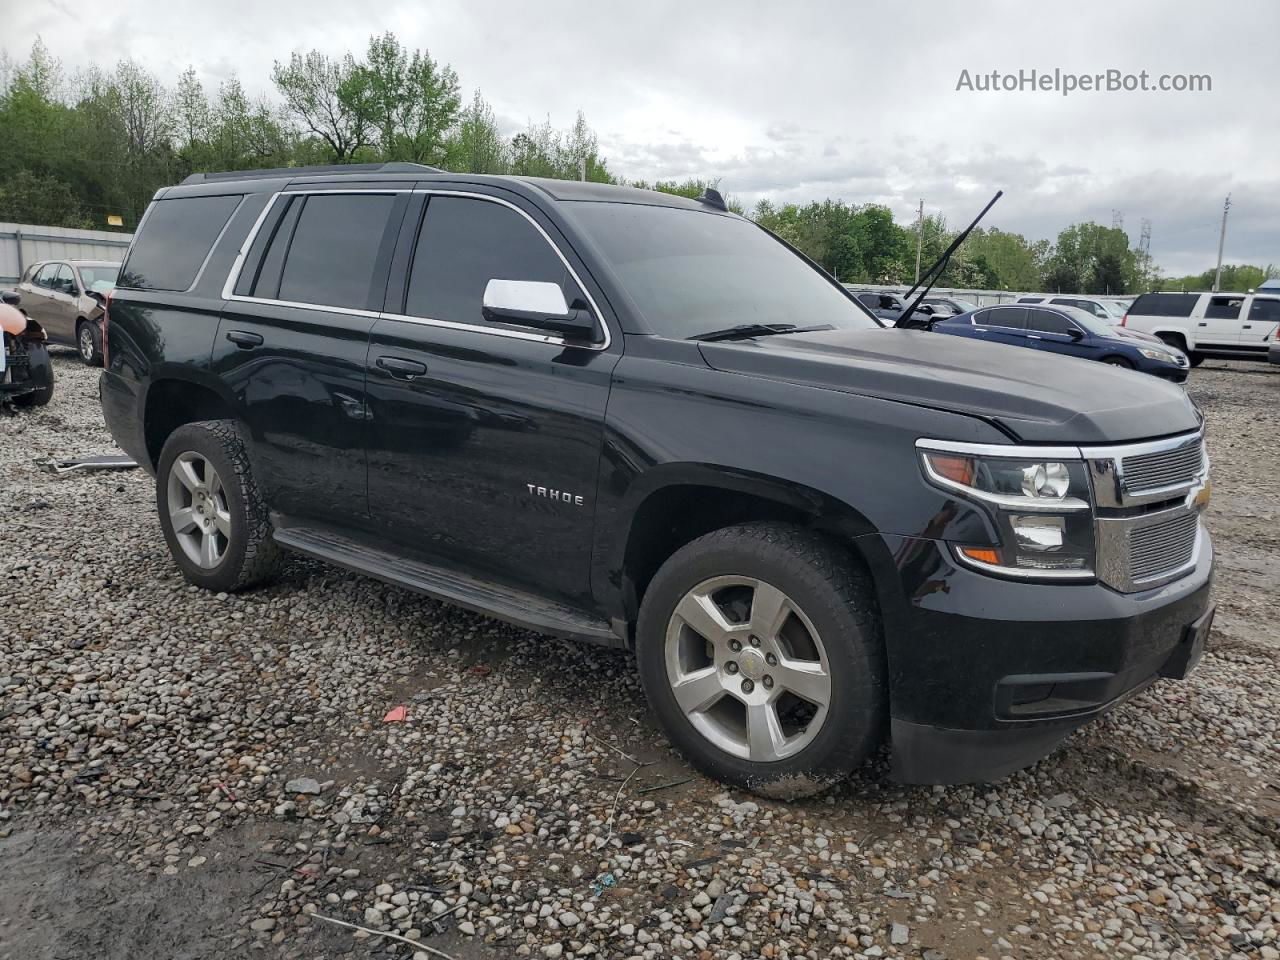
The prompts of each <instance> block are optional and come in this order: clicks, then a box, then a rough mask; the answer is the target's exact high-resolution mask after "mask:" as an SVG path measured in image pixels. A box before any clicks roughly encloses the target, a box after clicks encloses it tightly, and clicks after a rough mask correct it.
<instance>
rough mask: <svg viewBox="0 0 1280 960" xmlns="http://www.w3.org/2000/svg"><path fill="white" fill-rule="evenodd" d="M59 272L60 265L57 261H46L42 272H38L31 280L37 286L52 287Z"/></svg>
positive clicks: (41, 269)
mask: <svg viewBox="0 0 1280 960" xmlns="http://www.w3.org/2000/svg"><path fill="white" fill-rule="evenodd" d="M57 274H58V265H57V264H56V263H46V264H45V265H44V266H43V267H41V268H40V272H39V273H37V274H36V276H35V278H34V279H33V280H32V281H31V282H32V283H34V284H35V285H36V286H37V287H50V288H51V287H52V286H53V278H54V277H55V276H57Z"/></svg>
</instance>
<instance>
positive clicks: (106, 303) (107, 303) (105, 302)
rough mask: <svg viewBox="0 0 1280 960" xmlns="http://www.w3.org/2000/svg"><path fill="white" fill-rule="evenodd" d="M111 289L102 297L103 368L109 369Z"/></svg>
mask: <svg viewBox="0 0 1280 960" xmlns="http://www.w3.org/2000/svg"><path fill="white" fill-rule="evenodd" d="M111 293H112V291H111V290H108V291H107V292H106V293H105V294H103V297H102V369H103V370H105V369H107V315H108V313H110V310H111Z"/></svg>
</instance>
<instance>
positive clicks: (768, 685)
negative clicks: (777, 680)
mask: <svg viewBox="0 0 1280 960" xmlns="http://www.w3.org/2000/svg"><path fill="white" fill-rule="evenodd" d="M764 688H765V689H766V690H772V689H773V677H771V676H769V675H768V674H767V673H766V674H765V675H764Z"/></svg>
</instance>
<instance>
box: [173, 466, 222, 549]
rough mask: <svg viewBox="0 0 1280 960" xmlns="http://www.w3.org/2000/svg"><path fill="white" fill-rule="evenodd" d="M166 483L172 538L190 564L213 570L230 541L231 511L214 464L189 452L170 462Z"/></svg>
mask: <svg viewBox="0 0 1280 960" xmlns="http://www.w3.org/2000/svg"><path fill="white" fill-rule="evenodd" d="M168 482H169V491H168V493H169V496H168V504H169V521H170V523H172V524H173V533H174V537H175V538H176V539H177V541H178V544H179V546H181V547H182V552H183V553H185V554H186V555H187V558H188V559H189V560H190V561H191V562H192V563H194V564H196V565H197V566H199V567H203V568H204V569H206V570H211V569H213V568H214V567H216V566H217V565H218V564H219V563H221V562H222V558H223V556H224V555H225V554H226V552H227V547H228V545H229V544H230V542H231V509H230V507H229V506H228V505H227V491H226V489H225V488H224V487H223V486H222V478H221V477H219V476H218V471H217V470H215V469H213V464H211V463H210V462H209V461H208V460H207V459H205V458H204V457H203V456H202V455H201V454H198V453H195V452H194V451H190V450H189V451H187V452H186V453H181V454H179V455H178V456H177V458H176V459H175V460H174V461H173V466H171V467H170V468H169V481H168Z"/></svg>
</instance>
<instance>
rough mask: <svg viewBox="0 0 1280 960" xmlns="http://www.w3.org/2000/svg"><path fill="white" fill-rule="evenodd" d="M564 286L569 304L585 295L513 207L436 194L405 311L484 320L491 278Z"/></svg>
mask: <svg viewBox="0 0 1280 960" xmlns="http://www.w3.org/2000/svg"><path fill="white" fill-rule="evenodd" d="M495 279H496V280H542V281H545V282H549V283H556V284H559V285H560V289H561V290H562V291H563V292H564V298H565V301H566V302H567V303H573V301H574V299H575V298H577V297H578V296H579V295H580V294H579V291H578V289H577V286H576V285H575V284H574V282H573V279H572V277H570V275H569V272H568V270H566V269H565V265H564V263H563V262H562V261H561V260H560V258H559V257H558V256H557V255H556V252H555V251H554V250H553V249H552V248H551V245H550V244H549V243H547V241H546V240H545V239H544V238H543V236H542V235H541V234H540V233H539V232H538V231H537V230H536V229H534V227H533V225H532V224H531V223H529V221H528V220H526V219H525V218H524V217H523V216H521V215H520V214H518V213H516V211H514V210H512V209H510V208H509V207H505V206H502V205H501V204H497V203H490V202H489V201H487V200H474V199H471V198H467V197H442V196H435V197H432V198H431V199H430V200H429V201H428V202H427V213H426V218H425V219H424V220H423V224H422V230H421V232H420V233H419V234H418V245H417V249H416V250H414V254H413V267H412V268H411V269H410V271H409V291H408V297H407V299H406V303H405V313H406V314H409V315H410V316H415V317H429V318H431V319H433V320H448V321H450V322H453V323H469V324H485V325H487V322H486V321H485V319H484V317H483V316H482V315H481V307H482V306H483V302H484V289H485V287H486V286H488V284H489V281H490V280H495Z"/></svg>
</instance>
